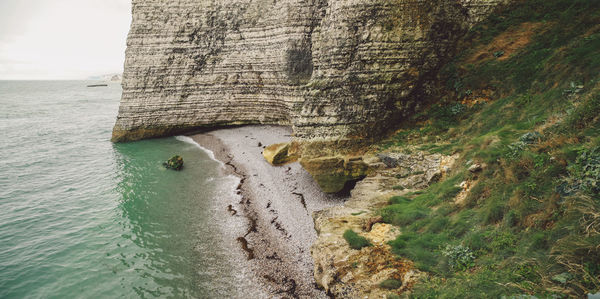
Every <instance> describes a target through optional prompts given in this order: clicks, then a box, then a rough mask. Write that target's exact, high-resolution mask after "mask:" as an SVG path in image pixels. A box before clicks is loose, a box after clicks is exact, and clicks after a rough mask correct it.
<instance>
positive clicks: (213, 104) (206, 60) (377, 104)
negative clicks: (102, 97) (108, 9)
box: [113, 0, 506, 189]
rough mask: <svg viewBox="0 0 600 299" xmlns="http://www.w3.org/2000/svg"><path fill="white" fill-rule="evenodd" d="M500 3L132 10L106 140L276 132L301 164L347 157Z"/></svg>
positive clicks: (218, 4)
mask: <svg viewBox="0 0 600 299" xmlns="http://www.w3.org/2000/svg"><path fill="white" fill-rule="evenodd" d="M505 1H506V0H459V1H456V0H429V1H425V0H279V1H272V0H203V1H192V0H176V1H173V0H143V1H142V0H133V23H132V26H131V31H130V33H129V37H128V41H127V45H128V47H127V55H126V62H125V72H124V77H123V97H122V100H121V106H120V110H119V116H118V118H117V122H116V124H115V127H114V131H113V141H130V140H137V139H142V138H149V137H159V136H164V135H170V134H176V133H180V132H183V131H189V130H192V129H198V128H202V127H216V126H224V125H238V124H257V123H263V124H286V125H292V126H293V128H294V135H295V140H296V141H298V142H297V143H298V144H300V145H301V146H299V147H297V149H298V151H300V152H301V156H302V157H304V158H305V159H304V160H306V159H308V158H310V157H323V156H336V155H348V154H349V153H356V149H357V148H360V146H361V145H364V144H368V143H369V142H371V141H372V140H373V139H374V138H377V137H378V136H380V135H381V134H382V133H384V132H386V131H387V130H388V129H389V128H390V127H391V124H393V123H394V121H395V120H397V119H399V118H401V117H402V116H403V114H405V113H407V112H409V111H412V109H414V108H415V107H418V104H419V97H420V95H421V94H423V93H426V92H427V78H429V77H430V76H431V75H432V74H434V73H435V72H436V70H437V69H438V68H439V66H440V64H441V63H442V61H443V60H444V59H445V58H446V57H447V56H449V55H451V54H452V52H453V49H454V43H455V42H456V40H457V39H458V37H460V36H461V35H462V33H463V32H465V30H466V29H468V28H469V27H470V26H472V25H473V24H474V23H476V22H477V21H479V20H481V19H482V18H484V17H485V16H486V15H487V14H488V13H489V12H490V11H491V10H492V9H493V8H494V7H495V6H497V5H498V4H499V3H500V2H505ZM346 160H347V159H346ZM348 171H350V172H352V170H345V172H348ZM333 189H339V188H337V187H336V188H333Z"/></svg>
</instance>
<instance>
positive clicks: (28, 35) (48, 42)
mask: <svg viewBox="0 0 600 299" xmlns="http://www.w3.org/2000/svg"><path fill="white" fill-rule="evenodd" d="M130 2H131V0H0V80H73V79H86V78H88V77H90V76H96V75H104V74H112V73H121V72H122V71H123V62H124V61H125V45H126V39H127V33H128V31H129V26H130V24H131V3H130Z"/></svg>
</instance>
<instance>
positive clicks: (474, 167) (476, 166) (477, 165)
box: [469, 163, 483, 173]
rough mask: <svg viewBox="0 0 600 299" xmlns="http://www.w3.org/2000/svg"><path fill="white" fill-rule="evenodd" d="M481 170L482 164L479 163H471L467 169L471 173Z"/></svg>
mask: <svg viewBox="0 0 600 299" xmlns="http://www.w3.org/2000/svg"><path fill="white" fill-rule="evenodd" d="M482 170H483V165H481V164H480V163H475V164H473V165H471V167H469V171H470V172H472V173H476V172H480V171H482Z"/></svg>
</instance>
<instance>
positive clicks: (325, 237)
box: [311, 152, 457, 298]
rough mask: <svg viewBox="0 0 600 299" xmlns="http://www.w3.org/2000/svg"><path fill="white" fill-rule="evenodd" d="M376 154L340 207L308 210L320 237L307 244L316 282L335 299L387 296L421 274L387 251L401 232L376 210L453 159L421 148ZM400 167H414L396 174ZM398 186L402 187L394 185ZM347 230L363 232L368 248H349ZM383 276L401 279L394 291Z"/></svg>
mask: <svg viewBox="0 0 600 299" xmlns="http://www.w3.org/2000/svg"><path fill="white" fill-rule="evenodd" d="M379 157H380V158H377V157H372V156H371V157H369V156H367V157H365V158H363V160H364V161H366V162H367V163H368V165H369V168H370V169H371V170H372V172H371V174H370V175H369V176H368V177H367V178H365V179H364V180H362V181H360V182H358V183H357V185H356V187H355V188H354V189H353V190H352V192H351V198H350V199H349V200H348V201H347V202H346V203H345V204H344V206H342V207H335V208H329V209H326V210H323V211H319V212H315V213H313V218H314V221H315V229H316V230H317V233H318V235H319V237H318V239H317V241H316V242H315V244H314V245H313V246H312V248H311V254H312V257H313V259H314V261H315V280H316V281H317V284H318V285H319V286H321V287H323V288H324V289H325V290H326V291H327V292H328V293H329V294H331V295H333V296H334V297H335V298H386V296H387V295H389V294H392V293H396V294H401V293H403V292H405V291H406V290H408V289H410V287H411V286H412V284H414V282H415V281H416V280H417V279H418V278H419V276H420V275H421V274H420V273H419V272H418V271H417V270H415V269H414V267H413V264H412V263H411V262H410V261H407V260H403V259H398V258H397V256H396V255H394V254H393V253H392V252H391V248H390V246H389V245H388V244H387V242H388V241H390V240H393V239H395V238H396V237H397V236H398V234H400V231H399V230H398V229H397V228H394V227H393V226H391V225H389V224H385V223H380V220H381V219H380V218H379V217H378V216H377V214H376V211H377V210H379V209H380V208H381V207H383V206H385V205H386V204H387V203H388V200H389V198H390V197H392V196H395V195H403V194H406V193H408V192H411V191H416V190H419V189H422V188H425V187H427V186H428V185H429V184H430V183H431V182H433V181H434V180H432V178H434V177H437V178H438V179H443V178H444V177H445V175H446V173H447V172H448V171H450V170H451V168H452V167H453V165H454V162H455V161H456V158H457V156H444V155H441V154H427V153H423V152H416V153H414V154H402V153H395V152H388V153H385V154H383V155H379ZM386 157H394V159H395V161H396V162H395V163H392V164H390V163H389V162H390V161H386ZM382 160H383V161H386V162H388V163H384V162H382ZM402 169H414V170H416V171H414V172H411V173H407V174H406V175H405V176H396V175H395V174H396V173H399V172H401V171H402ZM400 185H402V186H403V187H404V188H406V189H404V190H398V189H397V188H394V187H396V186H400ZM347 229H352V230H353V231H355V232H357V233H359V234H360V235H362V236H364V237H365V238H367V239H368V240H369V241H370V242H371V243H372V244H373V246H371V247H365V248H363V249H361V250H354V249H351V248H350V247H349V245H348V243H347V242H346V240H344V238H343V236H342V235H343V234H344V232H345V231H346V230H347ZM388 279H395V280H399V281H401V282H402V287H400V288H399V289H396V290H393V291H390V290H388V289H385V288H382V287H381V286H380V283H381V282H383V281H385V280H388Z"/></svg>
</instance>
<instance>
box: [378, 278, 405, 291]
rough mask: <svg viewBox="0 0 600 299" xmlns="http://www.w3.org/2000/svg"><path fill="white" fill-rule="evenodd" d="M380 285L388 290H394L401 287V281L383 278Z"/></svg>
mask: <svg viewBox="0 0 600 299" xmlns="http://www.w3.org/2000/svg"><path fill="white" fill-rule="evenodd" d="M379 286H380V287H382V288H384V289H388V290H395V289H399V288H401V287H402V282H401V281H400V280H397V279H388V280H384V281H382V282H381V283H380V284H379Z"/></svg>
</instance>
